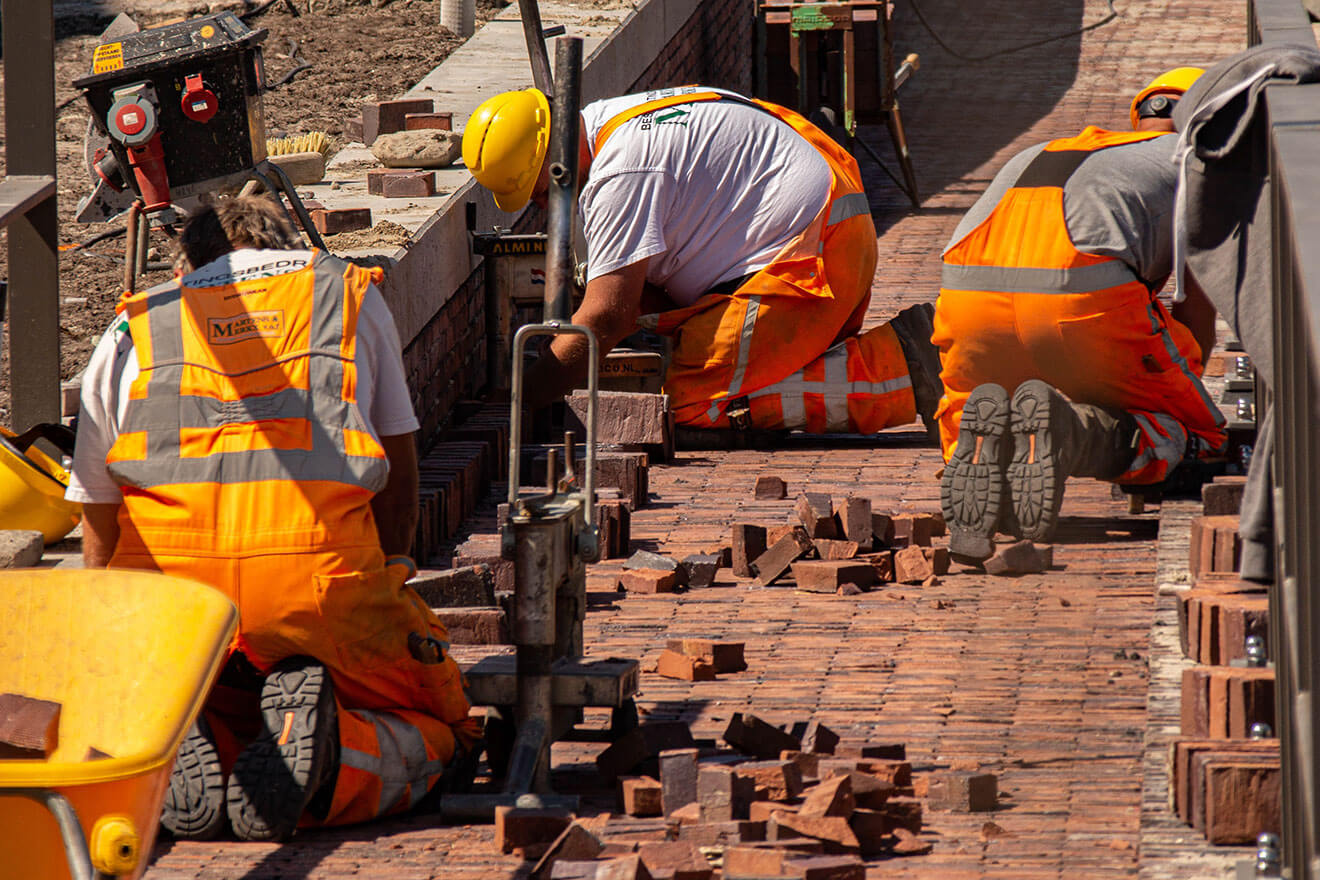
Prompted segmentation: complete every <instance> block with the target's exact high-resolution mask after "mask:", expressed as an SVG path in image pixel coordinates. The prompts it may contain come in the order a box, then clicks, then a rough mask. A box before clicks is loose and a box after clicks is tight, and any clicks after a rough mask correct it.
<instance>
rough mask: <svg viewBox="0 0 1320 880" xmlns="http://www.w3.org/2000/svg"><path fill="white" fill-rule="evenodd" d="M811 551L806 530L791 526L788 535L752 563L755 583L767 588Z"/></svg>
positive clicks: (809, 539)
mask: <svg viewBox="0 0 1320 880" xmlns="http://www.w3.org/2000/svg"><path fill="white" fill-rule="evenodd" d="M811 549H812V547H811V538H810V537H808V536H807V531H806V529H804V528H802V527H801V526H793V527H792V528H791V529H790V531H789V532H788V534H786V535H784V537H782V538H780V539H779V540H778V541H776V542H775V543H774V546H772V547H771V548H770V549H769V550H767V551H765V552H764V553H762V554H761V555H760V556H758V557H757V558H756V561H755V562H753V563H752V571H753V572H755V573H756V580H757V583H759V584H761V586H763V587H768V586H769V585H770V584H772V583H774V582H775V581H776V580H778V579H779V578H780V577H781V576H782V575H783V574H784V572H786V571H788V567H789V566H790V565H792V564H793V562H794V561H795V560H797V559H799V558H800V557H802V556H805V555H806V554H807V552H808V551H810V550H811Z"/></svg>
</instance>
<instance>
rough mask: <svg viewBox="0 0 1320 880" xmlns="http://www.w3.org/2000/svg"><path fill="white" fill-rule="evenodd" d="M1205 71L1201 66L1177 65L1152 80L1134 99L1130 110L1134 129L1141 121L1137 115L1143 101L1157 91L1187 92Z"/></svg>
mask: <svg viewBox="0 0 1320 880" xmlns="http://www.w3.org/2000/svg"><path fill="white" fill-rule="evenodd" d="M1203 73H1205V71H1204V70H1202V69H1201V68H1199V67H1175V68H1174V69H1173V70H1166V71H1165V72H1164V73H1161V74H1160V75H1159V76H1157V77H1155V78H1154V79H1153V80H1151V81H1150V83H1149V84H1148V85H1147V86H1146V87H1145V88H1144V89H1142V90H1141V91H1139V92H1137V96H1136V97H1135V98H1133V99H1132V107H1131V109H1130V110H1129V115H1130V116H1131V117H1132V129H1133V130H1134V131H1135V130H1136V128H1137V124H1138V123H1139V122H1140V121H1141V117H1139V116H1138V115H1137V108H1138V107H1140V106H1141V102H1142V101H1144V100H1146V99H1147V98H1149V97H1150V96H1151V95H1153V94H1155V93H1156V92H1178V93H1179V94H1181V93H1183V92H1186V91H1187V90H1188V89H1189V88H1191V85H1192V83H1194V82H1196V79H1197V77H1199V76H1200V75H1201V74H1203Z"/></svg>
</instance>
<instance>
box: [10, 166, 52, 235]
mask: <svg viewBox="0 0 1320 880" xmlns="http://www.w3.org/2000/svg"><path fill="white" fill-rule="evenodd" d="M53 195H55V178H54V177H51V176H50V175H48V174H32V175H22V176H17V175H16V176H12V177H7V178H5V179H4V180H0V227H2V226H6V225H8V223H9V221H10V220H11V219H13V218H14V217H15V216H18V215H21V214H26V213H27V212H28V211H29V210H30V209H31V208H32V207H33V206H34V205H36V204H37V203H38V202H40V201H43V200H45V199H48V198H50V197H51V196H53Z"/></svg>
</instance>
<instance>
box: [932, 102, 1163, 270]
mask: <svg viewBox="0 0 1320 880" xmlns="http://www.w3.org/2000/svg"><path fill="white" fill-rule="evenodd" d="M1161 136H1162V133H1160V132H1106V131H1102V130H1101V129H1098V128H1095V127H1093V126H1092V127H1088V128H1087V129H1085V130H1084V131H1083V132H1082V133H1081V134H1079V135H1077V136H1075V137H1071V138H1061V139H1059V140H1055V141H1051V142H1050V143H1049V144H1047V145H1046V146H1045V149H1043V150H1042V151H1041V152H1040V153H1039V154H1037V156H1036V157H1035V158H1034V159H1032V161H1031V162H1030V163H1029V164H1028V165H1027V167H1026V168H1024V169H1023V171H1022V173H1021V174H1019V175H1018V178H1017V179H1016V180H1015V181H1014V182H1013V184H1012V186H1010V187H1009V189H1008V190H1007V192H1005V193H1004V196H1003V197H1001V199H1000V202H999V204H998V205H996V206H995V208H994V210H992V211H991V212H990V215H989V216H988V217H987V218H986V219H985V220H984V221H982V223H981V224H979V225H978V226H977V227H976V228H975V229H973V230H971V231H969V232H968V233H967V235H965V236H964V237H963V239H961V240H960V241H959V242H958V243H956V244H955V245H953V246H952V247H950V248H949V250H948V253H947V254H946V255H945V258H944V267H943V269H942V272H941V280H940V286H941V287H943V288H944V289H946V290H972V291H985V292H987V293H1037V294H1086V293H1099V292H1102V291H1105V290H1111V289H1114V288H1119V287H1125V286H1128V285H1133V284H1139V285H1141V287H1142V288H1145V287H1146V285H1145V282H1143V281H1142V280H1141V279H1140V278H1138V277H1137V275H1136V273H1135V272H1133V271H1132V269H1131V268H1130V267H1129V266H1127V264H1125V263H1123V262H1122V261H1121V260H1119V259H1116V258H1114V257H1105V256H1101V255H1096V254H1085V253H1082V252H1081V251H1078V250H1077V248H1076V246H1075V245H1073V244H1072V241H1071V239H1070V238H1069V237H1068V234H1067V224H1066V222H1065V219H1064V216H1063V187H1064V185H1065V184H1066V183H1067V182H1068V178H1069V177H1071V176H1072V174H1073V172H1074V171H1076V170H1077V167H1078V166H1079V165H1081V164H1082V162H1084V161H1085V160H1086V159H1087V158H1088V157H1089V156H1091V155H1093V154H1094V153H1096V152H1097V151H1099V150H1104V149H1109V148H1111V147H1117V146H1122V145H1125V144H1132V143H1137V142H1140V141H1146V140H1151V139H1153V138H1156V137H1161ZM1040 188H1045V189H1052V190H1054V195H1053V197H1052V199H1051V201H1050V202H1048V203H1047V204H1045V205H1038V204H1035V203H1033V207H1032V208H1030V210H1031V212H1032V213H1031V215H1030V216H1031V219H1032V220H1033V221H1039V222H1043V223H1046V224H1051V225H1053V224H1056V223H1057V224H1058V226H1057V229H1051V235H1054V234H1056V233H1057V235H1058V239H1059V240H1058V244H1057V246H1056V247H1055V248H1054V250H1053V251H1052V252H1051V253H1050V255H1049V257H1047V258H1043V259H1040V260H1039V261H1038V262H1036V264H1034V265H1033V264H1032V263H1031V262H1030V261H1027V260H1023V259H1021V258H1019V257H1018V256H1017V255H1016V253H1012V251H1013V250H1014V249H1013V248H1004V249H1003V251H1004V252H1003V253H985V252H976V253H973V254H971V255H966V254H963V253H961V251H963V250H965V248H964V243H965V242H966V241H967V240H968V239H969V238H971V237H972V236H973V234H975V233H977V232H978V231H979V230H981V229H982V228H984V227H986V226H987V224H992V223H994V222H995V221H996V219H997V218H998V217H999V216H1001V215H1002V214H1003V213H1004V211H1005V210H1006V209H1005V207H1004V206H1005V205H1006V204H1008V203H1010V202H1013V200H1014V198H1015V196H1016V194H1017V193H1020V192H1021V191H1024V190H1032V189H1040ZM1032 231H1033V230H1030V229H1027V230H1023V231H1022V235H1030V234H1031V233H1032ZM992 250H994V249H992ZM967 256H970V257H971V258H972V259H973V260H975V262H967V261H966V260H965V257H967ZM1001 260H1002V262H1001Z"/></svg>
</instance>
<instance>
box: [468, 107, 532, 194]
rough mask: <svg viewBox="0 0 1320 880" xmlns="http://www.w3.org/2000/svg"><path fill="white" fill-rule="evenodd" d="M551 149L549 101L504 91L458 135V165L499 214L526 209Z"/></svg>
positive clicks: (480, 108)
mask: <svg viewBox="0 0 1320 880" xmlns="http://www.w3.org/2000/svg"><path fill="white" fill-rule="evenodd" d="M549 146H550V102H549V101H547V100H546V97H545V95H544V94H542V93H541V92H540V91H539V90H538V89H526V90H524V91H521V92H504V93H502V94H499V95H496V96H495V97H493V98H490V99H489V100H487V101H486V102H485V103H483V104H482V105H481V106H480V107H478V108H477V109H476V111H475V112H474V113H473V114H472V117H471V118H470V119H469V120H468V123H467V128H465V129H464V130H463V164H464V165H466V166H467V167H468V170H469V171H471V172H472V176H473V177H475V178H476V179H477V183H480V184H481V185H482V186H484V187H485V188H486V189H488V190H490V191H491V194H492V195H494V196H495V204H496V205H498V206H499V208H500V210H501V211H508V212H513V211H517V210H519V209H520V208H522V206H523V205H525V204H527V200H528V199H530V198H531V196H532V190H533V189H535V187H536V179H537V177H539V176H540V174H541V164H542V163H543V162H544V161H545V154H546V151H547V150H548V149H549Z"/></svg>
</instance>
